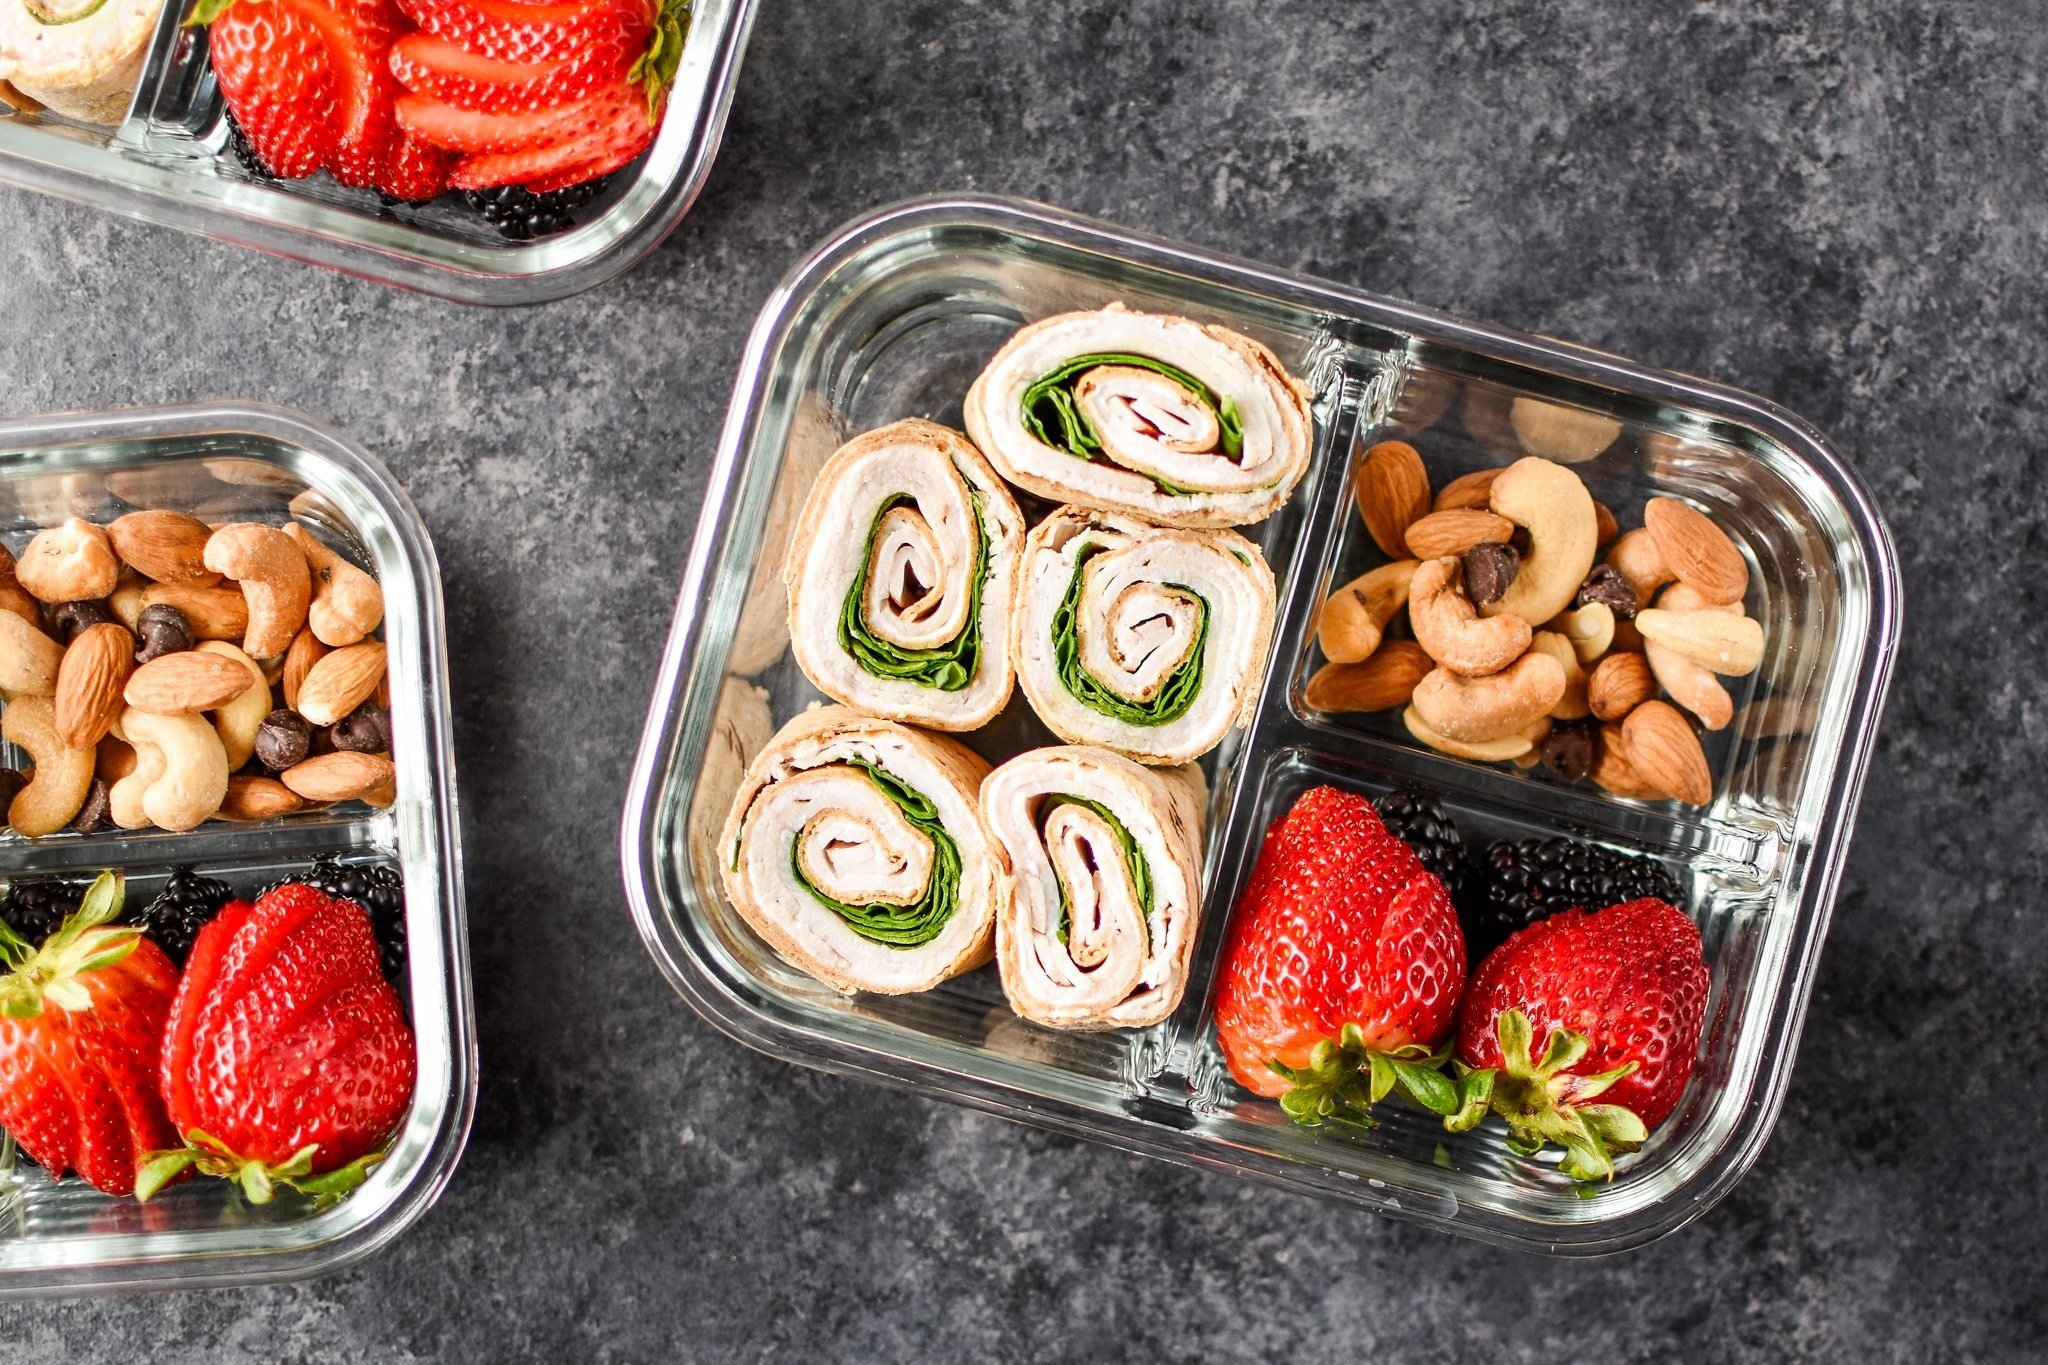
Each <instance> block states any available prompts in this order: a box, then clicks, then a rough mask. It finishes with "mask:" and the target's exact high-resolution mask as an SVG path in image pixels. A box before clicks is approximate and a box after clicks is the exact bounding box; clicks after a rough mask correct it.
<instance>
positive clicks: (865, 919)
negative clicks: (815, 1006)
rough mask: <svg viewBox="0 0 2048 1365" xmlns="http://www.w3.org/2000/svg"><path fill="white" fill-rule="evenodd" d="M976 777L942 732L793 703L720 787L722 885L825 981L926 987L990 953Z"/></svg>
mask: <svg viewBox="0 0 2048 1365" xmlns="http://www.w3.org/2000/svg"><path fill="white" fill-rule="evenodd" d="M987 774H988V764H986V763H984V762H982V761H981V759H979V758H977V757H976V756H975V755H974V754H973V753H971V752H969V751H968V750H967V749H965V748H963V747H961V746H960V745H959V744H957V743H955V742H954V741H952V740H949V739H946V738H944V737H943V736H940V735H928V734H924V733H922V732H921V731H917V730H913V729H911V728H909V727H908V726H904V725H898V724H896V723H895V722H893V721H887V720H876V719H874V718H873V717H871V716H863V715H860V714H858V713H857V712H854V711H851V710H848V709H847V708H846V707H843V706H821V707H818V708H816V709H814V710H811V711H806V712H804V713H803V714H802V715H800V716H798V717H796V719H794V720H792V721H790V722H789V724H787V725H785V726H783V727H782V729H781V731H780V732H778V733H777V734H776V736H775V738H774V739H772V740H770V741H769V743H768V747H767V748H765V749H763V750H762V751H761V752H760V754H758V755H757V756H756V757H755V759H754V761H753V763H752V764H751V765H750V766H749V767H748V769H747V775H746V779H745V780H744V781H743V782H742V783H741V784H740V789H739V791H738V793H737V794H735V796H734V797H733V805H732V813H731V815H730V816H728V817H727V819H726V823H725V834H724V837H723V838H722V840H721V842H720V855H721V856H720V861H719V871H720V873H721V875H722V876H723V877H724V878H725V890H726V894H727V895H728V896H729V897H731V899H732V903H733V906H734V908H735V909H737V910H738V911H739V912H740V914H741V915H742V916H743V917H744V918H745V919H746V921H747V923H748V924H750V925H752V926H753V928H754V930H755V932H756V933H758V934H760V935H761V937H762V938H764V939H766V940H767V941H768V943H769V945H770V946H771V947H773V948H774V949H775V951H776V952H778V953H780V954H782V956H783V957H785V958H787V959H788V960H789V961H790V962H791V963H792V964H794V965H795V966H797V967H799V968H801V969H802V970H804V971H806V972H808V973H810V974H811V975H812V976H814V977H816V978H817V979H818V980H820V981H822V982H824V983H825V984H826V985H828V986H830V987H832V988H833V989H834V990H840V991H845V992H847V993H848V994H851V993H853V992H855V991H874V992H877V993H880V994H885V995H904V994H908V993H910V992H912V991H924V990H930V989H931V988H932V987H933V986H936V985H938V984H939V983H940V982H942V981H945V980H948V979H949V978H951V977H955V976H958V975H959V974H960V973H962V972H964V971H968V970H970V969H972V968H975V967H978V966H980V965H981V964H982V963H984V962H986V961H988V959H989V952H990V939H991V936H992V934H993V931H994V927H995V917H996V910H997V907H998V906H999V905H1000V904H1001V902H1002V899H1003V897H1004V895H1005V894H1006V892H1005V889H1004V887H1003V884H1002V882H1001V880H1000V879H999V877H998V876H997V866H996V860H995V858H994V856H993V853H992V850H991V849H990V846H989V840H988V834H987V832H986V831H985V830H984V829H983V827H982V823H981V810H980V806H979V802H978V796H977V794H978V792H979V790H980V786H981V779H982V778H983V777H985V776H986V775H987Z"/></svg>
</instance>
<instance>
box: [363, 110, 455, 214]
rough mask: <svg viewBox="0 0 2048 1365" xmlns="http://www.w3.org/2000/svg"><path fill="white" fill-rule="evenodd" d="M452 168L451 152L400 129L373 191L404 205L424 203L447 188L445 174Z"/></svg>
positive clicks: (453, 158) (453, 163)
mask: <svg viewBox="0 0 2048 1365" xmlns="http://www.w3.org/2000/svg"><path fill="white" fill-rule="evenodd" d="M454 165H455V157H454V154H453V153H450V152H445V151H443V150H441V149H440V148H439V147H436V146H434V145H433V144H432V143H428V142H422V141H420V140H419V139H418V138H416V137H414V136H413V135H412V134H411V133H408V132H406V131H405V129H403V128H400V129H399V130H398V134H397V136H395V137H394V138H392V140H391V148H390V154H389V155H388V156H387V157H386V158H385V162H384V174H383V175H382V176H381V177H380V178H379V179H378V181H377V188H378V189H381V190H383V191H384V192H385V193H386V194H388V195H391V196H392V197H393V198H395V199H402V200H405V201H406V202H407V203H412V204H418V203H424V202H425V201H427V200H429V199H432V198H434V197H435V196H436V195H438V194H440V193H442V192H443V191H444V190H446V189H447V188H448V172H449V171H450V170H451V169H452V168H453V167H454Z"/></svg>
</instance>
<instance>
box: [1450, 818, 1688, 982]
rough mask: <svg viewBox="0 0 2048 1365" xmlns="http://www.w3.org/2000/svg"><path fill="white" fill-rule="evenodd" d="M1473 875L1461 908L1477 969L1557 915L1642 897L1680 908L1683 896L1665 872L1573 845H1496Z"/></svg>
mask: <svg viewBox="0 0 2048 1365" xmlns="http://www.w3.org/2000/svg"><path fill="white" fill-rule="evenodd" d="M1477 870H1478V881H1477V884H1476V885H1474V886H1473V887H1472V888H1471V894H1469V895H1468V896H1467V897H1466V898H1465V899H1466V901H1467V902H1469V904H1466V905H1464V906H1461V909H1462V910H1463V911H1464V919H1465V936H1466V939H1467V940H1468V946H1469V947H1470V949H1471V951H1472V956H1473V959H1474V960H1475V961H1476V960H1477V959H1478V958H1479V957H1480V956H1482V955H1484V954H1485V953H1486V952H1487V951H1489V950H1491V949H1492V948H1493V947H1494V946H1495V945H1496V944H1498V943H1499V942H1500V941H1501V940H1502V939H1505V938H1506V937H1507V936H1508V935H1509V934H1512V933H1514V932H1515V931H1516V930H1518V929H1525V928H1527V927H1528V926H1529V925H1531V924H1534V923H1535V922H1536V921H1537V920H1540V919H1543V918H1546V917H1547V916H1550V915H1554V914H1556V913H1557V912H1558V911H1560V910H1569V909H1572V908H1573V907H1575V906H1576V907H1578V908H1580V909H1585V910H1604V909H1606V908H1607V907H1608V906H1610V905H1620V904H1622V903H1623V902H1625V901H1632V900H1641V899H1642V898H1643V897H1645V896H1655V897H1656V898H1657V899H1658V900H1661V901H1669V902H1670V903H1671V904H1673V905H1677V904H1679V898H1680V896H1681V895H1682V894H1683V893H1682V892H1681V891H1680V890H1679V886H1678V879H1677V878H1676V877H1674V876H1672V875H1671V873H1670V871H1669V870H1667V869H1666V868H1665V867H1664V866H1663V865H1662V864H1660V863H1657V862H1653V861H1652V860H1650V859H1648V858H1637V857H1631V856H1630V855H1628V854H1626V853H1616V852H1613V851H1612V850H1610V849H1605V848H1601V847H1599V846H1598V845H1595V844H1586V843H1581V842H1579V841H1578V840H1576V839H1520V840H1515V841H1512V842H1511V841H1509V840H1506V839H1501V840H1497V841H1495V842H1494V843H1492V844H1489V845H1488V846H1487V849H1486V853H1485V855H1484V856H1483V857H1482V858H1481V859H1480V860H1479V867H1478V869H1477Z"/></svg>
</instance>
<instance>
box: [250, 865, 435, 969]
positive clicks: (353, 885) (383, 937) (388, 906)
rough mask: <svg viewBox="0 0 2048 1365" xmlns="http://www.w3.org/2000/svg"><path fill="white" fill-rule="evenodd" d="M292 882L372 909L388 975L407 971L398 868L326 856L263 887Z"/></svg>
mask: <svg viewBox="0 0 2048 1365" xmlns="http://www.w3.org/2000/svg"><path fill="white" fill-rule="evenodd" d="M292 882H303V883H305V884H306V885H307V886H316V887H318V888H320V890H322V891H324V892H326V893H327V894H328V895H330V896H334V897H337V898H339V899H341V900H351V901H354V902H355V903H356V904H357V905H360V906H362V907H363V909H365V910H367V911H369V912H370V928H371V929H372V931H374V932H375V933H376V935H377V957H378V961H379V962H380V964H381V965H382V966H383V968H384V976H385V978H386V979H387V980H390V981H397V980H399V979H400V978H401V977H402V976H404V975H405V888H404V885H403V884H402V883H401V882H400V881H399V877H398V872H397V870H396V869H394V868H389V867H375V866H369V865H365V864H356V865H354V866H350V867H343V866H342V865H341V864H340V863H338V862H336V861H335V860H334V859H332V858H322V859H321V860H320V861H319V862H317V863H315V864H313V866H312V867H311V868H310V869H308V870H307V871H306V872H305V873H304V874H302V875H300V876H297V877H285V878H282V879H281V880H279V881H275V882H272V883H271V884H270V885H269V886H266V887H264V888H263V890H264V892H265V893H268V892H271V891H275V890H276V889H277V888H278V887H280V886H286V885H289V884H290V883H292Z"/></svg>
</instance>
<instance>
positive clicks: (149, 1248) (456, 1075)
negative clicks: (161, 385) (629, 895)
mask: <svg viewBox="0 0 2048 1365" xmlns="http://www.w3.org/2000/svg"><path fill="white" fill-rule="evenodd" d="M0 452H4V455H5V459H4V460H0V537H4V538H5V540H6V542H7V543H8V544H9V546H10V547H15V548H18V547H19V545H20V544H21V543H23V542H24V541H25V539H26V538H27V536H28V535H30V534H32V533H33V531H34V530H35V529H36V528H37V527H38V526H40V525H42V524H44V523H46V522H49V523H54V522H56V521H61V520H63V519H64V518H65V517H67V516H72V515H79V516H83V517H86V518H87V519H89V520H94V521H100V522H104V521H105V520H108V519H111V517H113V516H116V515H119V514H120V513H121V512H123V511H127V510H130V509H133V508H170V509H174V510H178V511H183V512H188V513H191V514H193V515H196V516H199V517H201V518H202V519H207V520H215V521H218V520H260V521H266V522H270V523H272V524H276V523H279V522H282V521H283V520H285V519H286V518H288V517H290V516H292V515H297V516H298V517H299V518H300V519H301V520H307V521H311V522H317V523H318V524H319V525H320V527H321V530H322V532H323V534H324V535H325V537H326V538H327V539H328V540H329V543H330V544H332V545H334V546H335V547H336V548H337V549H341V550H344V551H345V552H347V553H348V555H349V557H351V558H353V559H355V560H356V561H357V562H358V563H360V564H362V565H364V566H365V567H368V568H370V569H371V570H372V571H373V572H374V573H375V575H376V577H377V578H378V580H379V582H380V584H381V585H382V588H383V592H384V598H385V622H384V626H383V628H382V630H381V632H380V634H381V635H382V637H383V638H384V640H385V641H386V645H387V649H388V651H389V655H388V657H389V667H390V681H391V696H392V706H391V715H392V730H393V739H392V742H393V751H394V757H395V759H396V766H397V784H398V795H397V799H396V801H395V802H394V803H393V804H392V805H391V806H390V807H389V808H387V809H381V810H379V809H373V808H371V807H368V806H365V805H362V804H361V803H359V802H358V803H351V804H348V805H344V806H338V807H335V808H333V809H330V810H327V811H322V812H313V813H298V814H293V815H288V816H284V817H280V818H276V819H273V820H269V821H265V822H262V823H251V824H242V823H231V822H226V821H210V822H208V823H206V824H202V825H200V826H199V827H197V828H196V829H193V830H189V831H183V832H173V831H166V830H147V831H122V830H110V831H103V832H98V833H93V834H78V833H73V832H68V831H67V832H64V833H61V834H57V835H52V836H48V837H45V838H42V839H27V838H23V837H21V836H19V835H14V834H12V833H9V834H7V835H6V836H5V837H0V887H12V886H13V885H15V884H17V883H19V882H21V881H25V880H30V879H40V878H44V877H49V876H62V877H65V878H75V879H78V880H81V881H89V880H90V879H91V878H92V877H93V876H94V875H95V874H96V873H98V872H99V871H101V870H102V869H107V868H112V869H115V870H118V871H121V872H123V873H124V874H125V875H126V877H127V878H128V912H129V913H133V912H135V911H137V910H139V909H140V908H142V907H143V906H144V905H146V904H147V902H148V899H149V898H150V897H152V896H153V895H154V894H155V893H156V891H157V890H158V889H159V888H160V887H161V886H162V885H163V884H164V883H165V882H166V881H167V880H168V878H169V877H170V875H171V873H172V872H173V870H174V869H175V868H177V867H180V866H186V865H190V866H193V867H195V868H196V870H197V871H198V873H199V874H200V875H203V876H213V877H219V878H222V879H224V880H226V881H227V882H229V884H230V885H231V887H232V888H233V889H234V891H235V892H236V893H237V894H240V895H243V896H250V895H253V894H254V893H255V892H257V891H258V890H260V889H261V888H263V887H264V886H267V885H269V884H270V883H272V882H274V881H277V880H279V879H281V878H284V877H287V876H298V875H304V874H305V873H307V872H308V871H309V870H310V869H311V868H312V866H313V864H314V863H315V862H316V861H317V860H320V859H329V858H331V859H335V860H338V861H339V862H340V863H341V864H343V865H344V866H347V867H355V866H375V867H385V868H390V869H392V870H394V871H395V872H397V873H398V874H399V876H400V878H401V879H402V883H403V887H404V903H405V908H404V916H405V918H404V937H405V940H406V953H405V961H404V967H403V971H402V973H401V974H400V975H399V977H398V978H397V979H396V984H397V985H398V988H399V991H400V994H401V996H403V997H404V998H405V1000H406V1002H407V1009H408V1016H409V1019H410V1021H411V1023H412V1026H413V1029H414V1033H415V1037H416V1039H417V1042H418V1052H419V1063H420V1067H419V1078H418V1083H417V1088H416V1090H415V1095H414V1100H413V1104H412V1108H411V1111H410V1113H409V1116H408V1117H407V1119H406V1120H405V1122H404V1124H403V1126H402V1127H401V1129H400V1130H399V1132H398V1134H397V1136H396V1138H395V1139H394V1142H393V1145H392V1148H391V1155H390V1157H389V1159H388V1160H386V1161H385V1162H384V1163H382V1164H381V1165H380V1166H379V1167H377V1168H376V1169H375V1170H374V1171H373V1172H372V1173H371V1177H370V1179H369V1181H368V1182H367V1183H366V1184H365V1185H364V1186H362V1187H361V1188H360V1189H358V1190H356V1191H355V1192H354V1193H352V1194H351V1195H350V1196H349V1197H348V1198H346V1199H344V1200H342V1201H341V1202H340V1203H339V1204H338V1205H336V1206H335V1207H333V1208H330V1209H326V1210H323V1211H320V1212H317V1213H315V1212H313V1211H312V1209H311V1207H310V1204H309V1203H308V1202H307V1201H305V1200H303V1199H301V1198H299V1197H297V1196H292V1195H289V1194H288V1193H287V1194H284V1195H281V1196H280V1197H279V1198H278V1199H277V1200H276V1201H274V1202H273V1203H271V1204H268V1205H263V1206H253V1205H250V1204H248V1203H247V1202H246V1201H244V1200H243V1199H242V1198H241V1196H240V1194H239V1193H238V1192H236V1191H234V1190H232V1189H231V1188H230V1187H229V1185H228V1183H227V1182H224V1181H218V1180H195V1181H188V1182H185V1183H183V1184H180V1185H177V1186H175V1187H173V1188H170V1189H167V1190H165V1191H164V1192H163V1193H162V1194H160V1195H159V1196H158V1197H157V1198H156V1199H154V1200H152V1201H150V1202H149V1203H148V1204H137V1203H136V1202H135V1201H133V1200H131V1199H125V1198H114V1197H110V1196H107V1195H103V1194H101V1193H99V1192H98V1191H96V1190H94V1189H93V1188H92V1187H91V1186H89V1185H87V1184H85V1183H84V1182H83V1181H82V1180H79V1179H78V1178H76V1177H68V1178H66V1179H63V1180H52V1179H51V1178H50V1177H49V1176H48V1175H47V1174H46V1173H44V1171H43V1170H42V1168H41V1167H40V1166H38V1165H37V1164H36V1163H35V1162H33V1161H32V1160H30V1159H29V1158H27V1157H26V1156H25V1155H23V1154H21V1153H19V1152H18V1151H15V1150H14V1148H13V1147H12V1145H11V1143H10V1144H6V1146H5V1148H4V1151H0V1297H27V1296H34V1295H39V1294H46V1293H79V1292H100V1291H123V1290H131V1289H138V1288H154V1287H169V1286H190V1285H228V1284H245V1283H259V1282H271V1281H278V1280H286V1279H295V1278H303V1277H305V1276H308V1275H314V1274H319V1273H323V1272H325V1271H328V1270H331V1269H335V1268H337V1267H340V1266H343V1265H347V1264H349V1263H352V1262H353V1261H355V1260H358V1259H360V1258H361V1257H363V1256H366V1255H368V1254H370V1253H371V1252H373V1251H375V1250H376V1249H378V1248H379V1247H381V1246H383V1245H384V1244H385V1243H386V1242H388V1241H389V1240H390V1239H391V1238H392V1237H394V1236H396V1235H398V1234H399V1233H400V1232H402V1231H403V1230H404V1229H405V1228H406V1227H407V1226H409V1225H410V1224H411V1223H412V1221H413V1220H414V1219H416V1218H417V1217H418V1216H419V1215H420V1214H421V1213H423V1212H424V1211H425V1210H426V1209H427V1208H428V1207H429V1206H430V1205H431V1204H432V1203H433V1201H434V1199H435V1198H436V1197H437V1196H438V1194H439V1192H440V1190H441V1188H442V1187H443V1186H444V1185H445V1183H446V1182H447V1180H448V1178H449V1176H450V1175H452V1173H453V1170H454V1165H455V1162H456V1160H457V1159H458V1157H459V1156H460V1153H461V1149H462V1144H463V1141H464V1139H465V1137H466V1135H467V1130H468V1123H469V1116H470V1114H471V1112H472V1111H473V1109H474V1103H475V1086H476V1073H475V1061H474V1052H475V1044H474V1025H473V1022H472V1019H471V1014H470V1005H469V986H468V966H467V950H466V947H465V941H464V930H463V920H462V904H461V893H460V886H461V882H460V863H459V857H458V853H457V844H456V827H455V817H454V798H453V770H452V754H451V752H450V749H449V725H448V684H447V676H446V660H445V647H444V644H443V634H444V628H443V624H442V611H441V595H440V580H439V571H438V568H437V566H436V564H435V561H434V555H433V550H432V548H431V546H430V545H429V544H428V542H427V540H426V535H425V531H424V529H423V528H422V527H421V526H420V524H419V520H418V517H417V515H416V514H415V513H414V512H413V510H412V508H411V506H410V504H409V503H408V502H406V500H405V497H404V494H403V493H402V492H400V491H399V489H398V488H397V486H396V485H395V484H394V483H393V482H392V481H391V479H390V476H389V475H388V474H387V473H385V471H384V470H383V469H382V468H381V467H379V466H378V465H376V464H375V463H374V462H373V461H372V460H370V458H369V457H368V456H367V455H365V454H364V453H363V452H361V451H360V450H358V449H356V448H355V447H353V446H352V445H350V444H348V443H347V442H345V441H343V440H342V439H341V438H339V437H338V436H336V435H335V434H334V433H332V432H330V431H328V430H326V429H325V428H322V427H320V426H318V425H317V424H314V423H312V422H310V421H309V420H307V419H304V418H301V417H298V416H297V415H295V414H290V413H286V412H283V411H281V410H277V409H268V408H259V407H249V406H224V405H223V406H209V407H194V408H180V409H161V410H139V411H135V412H128V413H115V414H91V415H83V416H65V417H57V418H47V419H29V420H22V421H14V422H8V423H5V424H0ZM18 757H19V755H17V754H14V753H11V752H10V753H9V754H8V755H7V758H8V759H9V760H10V761H13V760H15V759H17V758H18Z"/></svg>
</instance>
